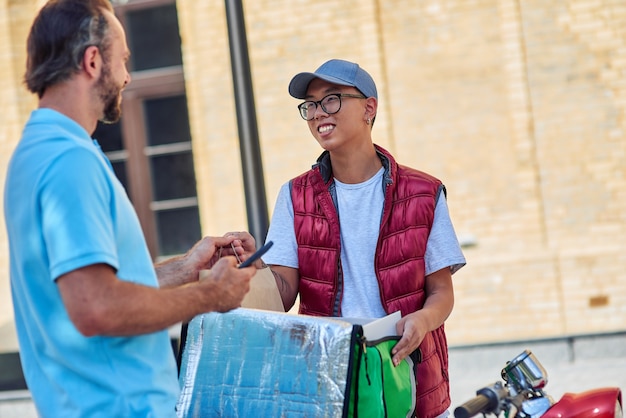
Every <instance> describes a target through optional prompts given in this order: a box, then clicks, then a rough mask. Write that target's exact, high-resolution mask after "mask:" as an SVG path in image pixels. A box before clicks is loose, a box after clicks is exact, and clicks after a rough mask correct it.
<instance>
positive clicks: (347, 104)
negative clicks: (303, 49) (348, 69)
mask: <svg viewBox="0 0 626 418" xmlns="http://www.w3.org/2000/svg"><path fill="white" fill-rule="evenodd" d="M332 93H339V94H341V93H343V94H354V95H361V92H360V91H359V90H358V89H356V88H355V87H350V86H340V85H337V84H332V83H329V82H327V81H324V80H321V79H319V78H316V79H313V81H311V83H310V84H309V87H308V89H307V95H306V97H305V100H313V101H318V100H322V99H323V98H324V97H326V96H327V95H329V94H332ZM370 99H373V98H370ZM370 99H357V98H352V97H342V98H341V109H339V111H338V112H337V113H333V114H328V113H326V112H324V110H323V109H322V107H321V106H319V105H318V106H317V108H316V109H315V113H314V115H313V119H311V120H310V121H308V124H309V129H310V131H311V133H312V134H313V137H315V139H316V140H317V142H318V143H319V144H320V146H321V147H322V148H323V149H325V150H327V151H333V150H337V149H338V148H342V147H345V146H346V145H349V144H350V143H352V142H353V141H362V140H363V137H364V133H365V134H366V135H365V138H369V125H367V124H366V123H365V121H366V120H367V114H368V101H369V100H370ZM373 100H375V99H373ZM370 117H371V116H370Z"/></svg>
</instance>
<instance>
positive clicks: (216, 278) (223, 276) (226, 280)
mask: <svg viewBox="0 0 626 418" xmlns="http://www.w3.org/2000/svg"><path fill="white" fill-rule="evenodd" d="M237 265H238V264H237V260H236V259H235V257H223V258H221V259H220V260H218V261H217V263H215V265H214V266H213V268H211V269H210V270H203V271H202V272H201V274H200V283H198V286H199V288H200V291H201V292H203V294H204V295H205V296H206V306H207V307H208V308H210V309H208V310H211V311H217V312H227V311H229V310H231V309H235V308H238V307H240V306H241V302H242V301H243V298H244V296H246V293H248V291H249V290H250V280H251V279H252V276H254V274H255V273H256V269H255V268H254V267H246V268H238V267H237Z"/></svg>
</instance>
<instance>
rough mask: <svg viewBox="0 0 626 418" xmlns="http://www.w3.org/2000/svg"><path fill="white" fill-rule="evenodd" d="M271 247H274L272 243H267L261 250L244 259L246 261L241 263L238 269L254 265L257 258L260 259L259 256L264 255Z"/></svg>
mask: <svg viewBox="0 0 626 418" xmlns="http://www.w3.org/2000/svg"><path fill="white" fill-rule="evenodd" d="M272 245H274V243H273V242H272V241H267V242H266V243H265V245H264V246H262V247H261V248H259V249H258V250H256V251H255V252H254V253H253V254H252V255H251V256H250V257H249V258H247V259H246V261H244V262H243V263H241V264H239V268H240V269H242V268H244V267H249V266H251V265H252V263H254V262H255V261H257V260H258V259H259V258H261V256H262V255H263V254H265V253H266V252H267V250H269V249H270V247H271V246H272Z"/></svg>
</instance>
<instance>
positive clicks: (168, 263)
mask: <svg viewBox="0 0 626 418" xmlns="http://www.w3.org/2000/svg"><path fill="white" fill-rule="evenodd" d="M234 239H235V237H232V236H230V237H229V236H224V237H204V238H202V239H201V240H200V241H198V242H196V244H195V245H194V246H193V247H191V249H190V250H189V251H187V253H186V254H184V255H182V256H178V257H172V258H170V259H168V260H165V261H163V262H161V263H158V264H156V265H155V269H156V272H157V276H158V278H159V285H160V286H161V287H171V286H180V285H182V284H185V283H191V282H195V281H197V280H198V278H199V272H200V270H205V269H209V268H211V267H212V266H213V265H214V264H215V263H216V262H217V260H218V259H219V257H220V255H223V254H220V251H218V250H219V249H220V248H229V249H230V244H231V243H232V242H233V240H234ZM231 253H232V250H231Z"/></svg>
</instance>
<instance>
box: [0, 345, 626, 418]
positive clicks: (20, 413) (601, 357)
mask: <svg viewBox="0 0 626 418" xmlns="http://www.w3.org/2000/svg"><path fill="white" fill-rule="evenodd" d="M525 349H529V350H530V351H532V352H533V354H534V355H535V356H536V357H537V359H538V360H539V361H540V362H541V364H542V365H543V366H544V368H545V369H546V371H547V373H548V384H547V386H546V388H545V391H546V392H547V393H548V394H549V395H551V396H552V397H553V398H554V399H555V400H558V399H560V398H561V396H562V395H563V394H564V393H566V392H574V393H577V392H582V391H585V390H589V389H593V388H599V387H608V386H614V387H619V388H621V389H622V390H623V391H626V333H620V334H611V335H600V336H597V335H596V336H579V337H572V338H567V339H557V340H550V341H545V340H543V341H528V342H516V343H503V344H492V345H482V346H470V347H451V348H450V381H451V396H452V407H451V408H450V412H452V411H454V408H455V407H457V406H459V405H461V404H462V403H463V402H465V401H466V400H468V399H470V398H472V397H473V396H474V395H475V393H476V391H477V390H478V389H480V388H482V387H484V386H487V385H490V384H492V383H493V382H495V381H497V380H500V371H501V370H502V368H503V367H504V365H505V364H506V362H507V361H509V360H512V359H513V358H514V357H516V356H517V355H518V354H520V353H521V352H523V351H524V350H525ZM16 417H19V418H36V417H37V414H36V411H35V408H34V407H33V404H32V402H31V400H30V397H29V395H28V392H27V391H23V392H4V393H3V392H0V418H16Z"/></svg>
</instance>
